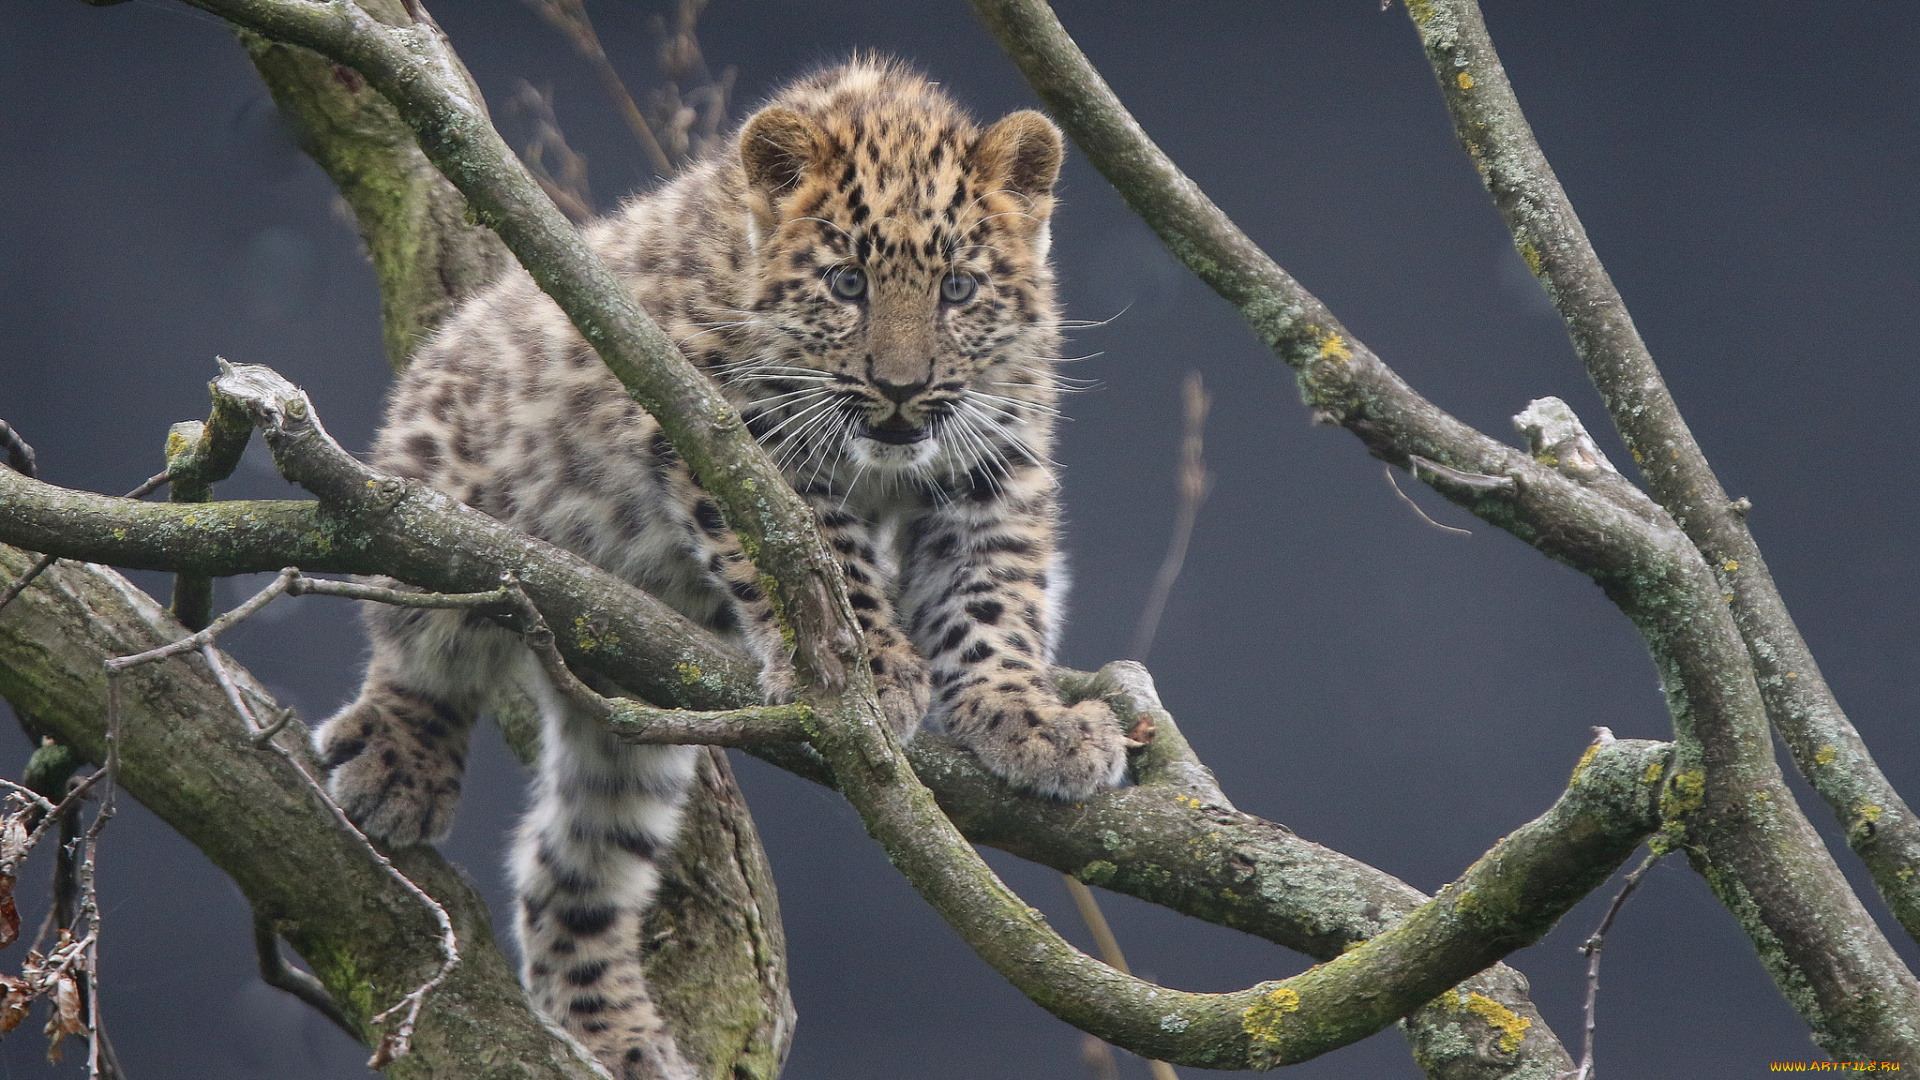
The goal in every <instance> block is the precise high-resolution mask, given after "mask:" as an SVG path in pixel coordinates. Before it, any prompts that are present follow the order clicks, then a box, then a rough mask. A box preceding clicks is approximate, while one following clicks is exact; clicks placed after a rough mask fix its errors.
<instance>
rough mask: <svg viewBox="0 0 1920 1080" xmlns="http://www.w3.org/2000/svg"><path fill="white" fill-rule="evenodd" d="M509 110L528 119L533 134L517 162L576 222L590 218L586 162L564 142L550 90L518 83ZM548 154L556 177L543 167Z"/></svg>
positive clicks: (591, 207)
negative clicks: (557, 171)
mask: <svg viewBox="0 0 1920 1080" xmlns="http://www.w3.org/2000/svg"><path fill="white" fill-rule="evenodd" d="M509 108H511V109H512V110H513V111H514V112H516V113H524V114H525V115H526V116H527V117H528V118H529V123H530V124H531V126H532V128H533V133H532V134H531V135H530V136H528V139H527V144H526V145H525V146H523V147H521V148H520V160H521V161H523V162H525V163H526V166H527V171H528V172H530V173H532V174H533V178H534V179H535V180H538V181H539V182H540V187H541V189H542V190H544V191H545V192H546V193H547V198H549V199H552V200H553V204H554V205H555V206H558V207H559V208H560V212H561V213H563V214H565V215H567V217H569V218H571V219H573V221H574V222H576V223H578V222H582V221H585V220H587V219H588V218H590V217H592V216H593V213H594V210H593V190H592V188H591V186H590V185H589V184H588V182H587V159H586V157H585V156H584V155H582V154H580V153H578V152H576V151H575V150H574V149H573V147H572V146H571V145H569V144H568V143H567V136H566V132H564V131H562V130H561V129H560V120H559V118H558V117H556V116H554V114H553V91H552V90H550V89H549V90H542V89H540V88H538V87H536V86H534V85H533V84H532V83H530V82H527V81H525V80H522V81H521V83H520V90H519V92H518V93H516V94H515V95H514V97H513V100H512V101H511V102H510V103H509ZM549 153H551V154H552V155H553V159H554V162H555V164H556V165H557V166H558V167H559V169H560V174H559V175H558V176H555V175H554V174H553V171H552V169H550V168H548V166H547V155H548V154H549Z"/></svg>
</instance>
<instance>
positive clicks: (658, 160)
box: [526, 0, 675, 176]
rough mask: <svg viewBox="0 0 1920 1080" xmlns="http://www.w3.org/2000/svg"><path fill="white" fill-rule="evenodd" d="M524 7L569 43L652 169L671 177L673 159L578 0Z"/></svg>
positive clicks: (531, 0) (533, 1) (541, 0)
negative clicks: (608, 54) (651, 164)
mask: <svg viewBox="0 0 1920 1080" xmlns="http://www.w3.org/2000/svg"><path fill="white" fill-rule="evenodd" d="M526 4H527V6H528V7H530V8H532V9H533V10H534V11H536V12H538V13H539V14H540V17H541V18H543V19H545V20H547V22H549V23H551V24H553V27H554V29H556V30H559V31H560V33H562V34H563V35H565V36H566V39H567V40H568V41H569V42H571V43H572V45H573V48H574V51H575V52H578V53H579V54H580V56H581V57H582V58H583V59H585V60H586V62H587V66H588V67H590V68H592V69H593V74H594V77H595V78H597V79H599V80H600V88H601V89H602V90H604V91H606V94H607V97H608V98H610V99H612V101H613V107H614V108H615V109H616V110H618V111H619V113H620V117H621V119H623V120H625V121H626V122H627V127H628V128H630V129H631V130H632V131H633V137H634V138H635V139H638V140H639V141H640V146H641V148H642V149H644V150H646V152H647V156H648V157H650V158H652V159H653V167H654V168H655V169H657V170H658V171H659V173H660V175H661V176H672V175H673V174H674V172H675V168H674V163H673V159H672V158H669V157H668V156H667V152H666V151H665V150H663V149H661V147H660V140H659V139H658V138H656V137H655V136H654V134H653V128H652V127H651V126H649V125H648V123H647V118H646V117H645V116H644V115H642V114H641V112H640V106H638V105H636V104H634V103H633V95H632V94H630V93H628V92H627V84H626V83H624V82H621V81H620V73H619V72H617V71H615V70H614V69H613V63H612V61H610V60H608V59H607V51H606V50H605V49H603V48H601V47H600V35H598V34H596V33H594V30H593V20H591V19H589V18H587V9H586V6H585V5H584V4H582V3H581V2H580V0H526Z"/></svg>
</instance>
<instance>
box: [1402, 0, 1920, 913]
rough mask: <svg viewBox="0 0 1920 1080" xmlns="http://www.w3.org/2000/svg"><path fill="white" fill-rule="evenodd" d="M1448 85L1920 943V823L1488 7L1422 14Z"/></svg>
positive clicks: (1556, 293)
mask: <svg viewBox="0 0 1920 1080" xmlns="http://www.w3.org/2000/svg"><path fill="white" fill-rule="evenodd" d="M1407 10H1408V13H1409V14H1410V15H1412V17H1413V23H1414V26H1415V27H1416V28H1417V29H1418V30H1419V32H1420V40H1421V43H1422V44H1423V45H1424V46H1425V47H1426V54H1427V59H1428V60H1429V61H1430V62H1431V63H1432V65H1433V70H1434V74H1435V75H1436V76H1437V77H1438V78H1439V82H1440V91H1441V94H1442V96H1443V97H1444V98H1445V99H1446V103H1447V111H1448V113H1450V114H1451V115H1452V117H1453V124H1454V132H1455V134H1457V135H1458V136H1459V138H1460V142H1461V145H1462V146H1464V147H1465V148H1466V150H1467V153H1468V154H1469V155H1470V156H1471V157H1472V158H1473V162H1474V165H1475V166H1476V167H1477V168H1478V169H1479V170H1480V178H1481V180H1482V181H1483V182H1484V183H1485V184H1486V187H1487V191H1488V192H1489V193H1490V194H1491V195H1492V196H1493V201H1494V205H1496V206H1497V207H1498V208H1499V210H1500V216H1501V217H1502V218H1503V219H1505V221H1506V223H1507V228H1508V229H1509V230H1511V231H1512V233H1513V242H1514V246H1515V247H1516V248H1518V249H1519V252H1520V257H1521V258H1523V259H1525V260H1526V263H1527V268H1528V269H1530V270H1532V271H1533V273H1534V275H1535V276H1536V277H1538V278H1539V279H1540V283H1541V284H1542V285H1543V286H1545V287H1546V290H1547V296H1548V297H1549V298H1550V299H1551V300H1552V301H1553V305H1554V307H1556V308H1558V309H1559V311H1560V314H1561V315H1562V316H1563V317H1564V318H1565V319H1566V322H1567V329H1568V332H1569V333H1570V335H1571V336H1572V338H1573V345H1574V349H1575V351H1576V352H1578V353H1579V355H1580V358H1581V360H1583V361H1584V362H1585V363H1586V366H1587V374H1588V376H1589V377H1590V378H1591V379H1592V380H1593V384H1594V386H1595V387H1596V388H1597V389H1598V390H1599V391H1600V396H1601V398H1602V399H1603V400H1604V401H1605V402H1606V405H1607V411H1608V412H1609V413H1610V414H1611V415H1612V417H1613V422H1614V425H1615V427H1617V428H1618V429H1619V431H1620V437H1621V438H1622V439H1624V440H1625V441H1626V444H1627V447H1628V449H1629V450H1631V451H1632V452H1633V459H1634V461H1635V463H1637V464H1638V465H1639V466H1640V471H1641V475H1643V476H1645V477H1646V480H1647V484H1648V486H1649V487H1650V488H1652V490H1653V496H1654V498H1655V499H1657V500H1658V501H1659V502H1660V505H1662V506H1664V507H1666V509H1667V511H1668V512H1669V513H1671V514H1672V515H1673V517H1674V518H1675V520H1677V521H1678V522H1679V523H1680V526H1681V527H1682V528H1683V529H1685V530H1686V533H1687V537H1688V539H1690V540H1692V541H1693V543H1694V544H1695V545H1696V546H1697V547H1699V549H1700V552H1701V554H1702V555H1704V556H1705V557H1706V560H1707V562H1708V564H1709V565H1711V566H1713V567H1715V568H1716V574H1717V576H1718V577H1719V578H1720V581H1721V583H1722V585H1724V587H1725V589H1726V592H1727V595H1728V598H1729V603H1730V605H1731V607H1732V609H1733V618H1734V622H1735V623H1736V625H1738V626H1739V628H1740V634H1741V637H1742V638H1743V639H1744V640H1745V641H1746V644H1747V651H1748V653H1749V654H1750V656H1751V657H1752V663H1753V667H1754V673H1755V675H1756V676H1757V677H1758V680H1759V686H1760V694H1761V698H1762V700H1763V701H1764V702H1765V703H1766V710H1767V716H1768V718H1769V719H1770V720H1771V721H1772V723H1773V726H1774V729H1775V730H1777V731H1779V732H1780V735H1781V737H1782V738H1783V739H1785V740H1786V743H1787V746H1788V747H1789V748H1790V749H1791V750H1792V751H1793V760H1794V762H1795V764H1797V765H1798V766H1799V768H1800V772H1801V774H1802V775H1803V776H1805V777H1806V778H1807V780H1808V781H1809V782H1810V783H1812V784H1813V787H1814V790H1816V791H1818V792H1819V793H1820V796H1821V798H1822V799H1824V800H1825V801H1826V803H1827V805H1828V806H1829V807H1831V808H1832V809H1833V812H1834V814H1835V815H1837V816H1838V817H1839V819H1840V823H1841V825H1842V826H1843V827H1845V828H1846V830H1847V842H1848V843H1849V844H1850V845H1851V846H1852V847H1853V850H1854V851H1855V852H1856V853H1857V854H1858V855H1859V856H1860V858H1861V860H1862V861H1863V862H1865V863H1866V865H1867V869H1868V870H1869V871H1870V872H1871V873H1872V874H1873V880H1874V884H1875V885H1876V886H1878V888H1879V890H1880V895H1881V896H1883V897H1884V898H1885V899H1886V901H1887V906H1888V907H1890V908H1891V909H1892V910H1893V913H1894V917H1895V918H1897V919H1899V921H1900V923H1901V925H1902V926H1903V927H1905V928H1906V931H1907V934H1908V935H1909V936H1911V937H1913V938H1914V939H1915V940H1920V875H1916V874H1915V873H1914V869H1915V867H1920V818H1916V817H1915V816H1914V814H1913V812H1912V811H1911V810H1909V809H1908V808H1907V804H1906V802H1905V801H1904V800H1902V799H1901V798H1900V795H1899V793H1898V792H1896V791H1895V790H1894V789H1893V785H1892V784H1891V783H1889V782H1888V780H1887V778H1886V776H1885V774H1883V773H1882V772H1881V771H1880V768H1879V766H1878V765H1876V764H1875V763H1874V760H1873V756H1872V755H1871V754H1870V753H1869V752H1868V751H1867V747H1866V743H1865V742H1864V741H1862V740H1861V738H1860V735H1859V733H1858V732H1857V731H1855V730H1854V727H1853V724H1852V723H1851V722H1850V721H1849V720H1848V719H1847V716H1846V713H1844V712H1843V711H1841V708H1840V704H1839V702H1838V701H1837V700H1835V698H1834V696H1833V690H1832V688H1830V687H1829V686H1828V685H1827V682H1826V679H1824V678H1823V677H1822V676H1821V674H1820V668H1819V665H1817V664H1816V663H1815V662H1814V659H1813V654H1812V652H1811V651H1810V650H1809V649H1808V648H1807V643H1806V641H1805V640H1804V639H1802V638H1801V636H1800V630H1799V628H1798V627H1797V626H1795V625H1794V621H1793V616H1792V615H1791V614H1790V613H1789V612H1788V611H1787V607H1786V603H1785V601H1783V600H1782V599H1781V597H1780V591H1779V589H1778V588H1777V587H1776V586H1775V584H1774V581H1773V576H1772V575H1771V574H1770V573H1768V571H1767V565H1766V562H1765V561H1764V560H1763V559H1762V558H1761V557H1760V548H1759V545H1757V544H1756V543H1755V542H1754V539H1753V534H1752V532H1751V531H1749V530H1748V528H1747V522H1746V514H1747V512H1746V509H1745V508H1743V507H1741V506H1739V505H1736V504H1735V503H1734V502H1732V501H1730V500H1729V499H1728V497H1727V493H1726V491H1725V490H1724V489H1723V488H1722V487H1721V486H1720V479H1719V477H1717V476H1716V475H1714V472H1713V467H1712V466H1711V465H1709V464H1708V462H1707V459H1706V455H1705V453H1704V452H1702V451H1701V449H1700V446H1699V444H1698V443H1697V442H1695V441H1694V438H1693V432H1692V431H1691V430H1689V429H1688V427H1687V423H1686V420H1685V419H1684V418H1682V417H1681V415H1680V409H1679V406H1678V405H1677V404H1675V402H1674V400H1673V395H1672V394H1671V393H1670V392H1669V391H1668V390H1667V384H1666V381H1665V380H1664V379H1663V378H1661V375H1660V369H1659V368H1658V366H1656V365H1655V364H1654V361H1653V357H1652V355H1651V354H1650V353H1649V352H1648V350H1647V346H1646V343H1645V342H1644V341H1642V340H1641V339H1640V332H1639V330H1638V329H1637V328H1636V327H1635V326H1634V324H1633V318H1632V317H1631V316H1630V315H1629V314H1628V313H1627V307H1626V302H1625V300H1624V299H1622V298H1621V296H1620V293H1619V290H1617V289H1615V288H1614V285H1613V280H1612V278H1610V277H1609V276H1608V274H1607V271H1606V268H1605V267H1604V266H1603V265H1602V264H1601V262H1600V257H1599V255H1598V254H1596V253H1595V252H1594V250H1593V244H1592V242H1591V241H1590V240H1589V239H1588V238H1587V232H1586V229H1585V227H1584V226H1582V225H1581V224H1580V218H1579V216H1578V215H1576V214H1575V213H1574V210H1573V205H1572V203H1571V202H1569V201H1568V199H1567V193H1566V191H1565V189H1563V188H1562V187H1561V186H1560V181H1559V179H1558V178H1557V177H1556V176H1554V173H1553V169H1552V167H1551V166H1550V165H1548V163H1547V159H1546V155H1545V154H1544V153H1542V152H1541V149H1540V144H1539V143H1538V141H1536V140H1535V138H1534V135H1533V129H1532V127H1531V126H1530V125H1529V124H1528V123H1527V119H1526V116H1525V115H1524V114H1522V112H1521V111H1520V102H1519V100H1518V98H1516V97H1515V96H1514V92H1513V86H1512V84H1511V83H1510V82H1509V81H1508V80H1507V73H1506V69H1505V68H1504V67H1502V66H1501V64H1500V57H1499V55H1498V54H1497V53H1496V52H1495V51H1494V47H1493V41H1492V39H1491V38H1490V37H1489V36H1488V34H1487V26H1486V22H1485V20H1484V19H1483V18H1482V16H1481V14H1480V9H1479V7H1478V5H1476V4H1475V3H1474V0H1427V2H1424V3H1422V2H1419V0H1416V2H1414V3H1409V4H1408V5H1407Z"/></svg>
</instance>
